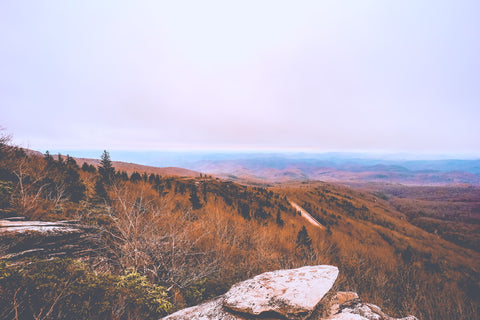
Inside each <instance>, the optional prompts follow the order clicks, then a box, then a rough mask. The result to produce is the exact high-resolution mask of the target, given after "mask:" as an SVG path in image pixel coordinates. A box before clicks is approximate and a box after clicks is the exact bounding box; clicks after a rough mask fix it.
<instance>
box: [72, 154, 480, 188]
mask: <svg viewBox="0 0 480 320" xmlns="http://www.w3.org/2000/svg"><path fill="white" fill-rule="evenodd" d="M69 153H70V154H71V155H72V156H75V157H83V158H97V157H99V155H100V154H101V152H100V151H83V152H79V151H72V152H69ZM63 154H67V152H63ZM110 154H111V158H112V160H117V161H122V162H123V164H122V167H123V166H126V167H128V163H138V164H143V165H145V166H149V167H150V168H149V170H147V171H151V170H153V168H154V167H157V168H158V167H176V169H175V170H173V168H172V170H173V171H175V173H178V174H181V175H187V176H192V175H196V174H197V173H198V172H202V173H208V174H213V175H216V176H219V177H222V178H226V179H230V180H235V181H249V182H258V183H272V182H286V181H304V180H320V181H330V182H346V183H357V182H358V183H364V182H388V183H401V184H412V185H448V184H472V185H480V158H479V159H455V158H452V159H448V157H447V156H439V157H437V159H428V160H423V159H420V157H421V156H415V155H413V154H398V155H372V154H364V153H300V152H298V153H293V152H284V153H280V152H277V153H267V152H213V151H210V152H209V151H183V152H180V151H111V152H110ZM431 158H432V157H431ZM87 162H89V161H87ZM118 165H119V164H117V166H118ZM178 168H184V169H188V170H192V172H189V171H187V170H185V171H184V172H181V173H180V172H176V171H179V170H180V169H178ZM128 169H132V168H128ZM138 170H141V169H140V168H138ZM129 171H131V170H129ZM180 171H182V170H180ZM171 173H174V172H171Z"/></svg>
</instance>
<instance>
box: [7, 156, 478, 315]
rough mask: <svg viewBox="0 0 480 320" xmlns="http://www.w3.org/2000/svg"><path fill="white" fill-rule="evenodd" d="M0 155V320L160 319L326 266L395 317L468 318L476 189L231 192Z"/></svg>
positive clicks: (147, 173) (276, 186)
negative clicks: (269, 277)
mask: <svg viewBox="0 0 480 320" xmlns="http://www.w3.org/2000/svg"><path fill="white" fill-rule="evenodd" d="M2 153H3V157H2V158H1V160H0V164H1V172H0V173H1V174H0V180H1V185H0V186H1V189H0V191H1V192H2V199H1V208H0V209H1V212H0V214H1V217H0V218H1V219H9V218H10V220H2V221H1V222H0V237H1V238H2V245H1V246H0V254H1V256H2V259H1V264H0V267H1V268H2V272H3V273H2V274H3V276H2V277H1V278H0V287H1V288H2V291H0V302H1V303H2V305H5V306H6V308H5V309H4V310H2V311H1V312H0V315H1V317H2V318H12V317H13V315H14V314H15V313H20V314H21V315H22V317H24V318H26V319H27V318H30V317H33V316H35V317H39V316H45V315H46V309H45V308H46V307H48V308H49V310H51V313H50V315H53V314H55V315H56V316H59V315H61V314H64V313H65V312H66V310H69V313H70V316H72V317H74V318H75V317H81V316H80V315H81V314H83V313H85V312H87V313H88V314H89V318H90V319H97V318H98V319H100V318H102V319H105V318H115V317H114V314H113V311H114V310H118V309H116V308H118V307H119V306H122V309H121V310H120V311H118V312H120V313H121V316H120V318H122V319H130V318H131V317H132V316H133V314H135V315H136V316H138V315H142V316H144V317H145V318H152V319H153V318H159V317H161V316H164V315H167V314H169V313H172V312H174V311H176V310H179V309H182V308H184V307H188V306H191V305H195V304H198V303H201V302H204V301H207V300H209V299H211V298H214V297H216V296H218V295H221V294H224V293H225V292H226V291H227V290H228V289H229V288H230V286H231V285H232V284H234V283H237V282H239V281H242V280H245V279H248V278H251V277H253V276H255V275H258V274H261V273H263V272H268V271H274V270H278V269H292V268H299V267H303V266H309V265H324V264H329V265H334V266H338V268H339V270H340V273H339V276H338V279H337V282H336V284H335V290H343V291H355V292H357V293H358V295H359V296H360V297H361V298H362V299H365V301H369V302H372V303H374V304H376V305H379V306H381V307H382V309H384V310H385V311H386V312H387V313H388V314H390V315H392V316H395V317H403V316H406V315H409V314H413V315H416V316H417V317H418V318H419V319H452V318H462V319H474V318H476V315H478V311H479V298H480V264H479V263H480V253H479V252H478V247H477V246H476V244H477V243H478V241H477V239H478V238H477V237H478V232H477V230H478V225H479V224H478V219H479V211H478V208H479V197H478V195H479V188H478V186H475V185H448V186H446V185H442V186H425V185H421V186H411V185H401V184H398V183H376V182H366V183H365V182H362V183H359V182H358V181H355V182H351V181H350V182H349V183H346V182H345V181H344V182H342V183H339V182H336V183H332V182H325V181H313V180H303V181H302V180H288V181H270V182H265V181H264V182H261V181H259V180H257V179H254V180H248V179H245V178H243V179H241V180H236V179H234V181H231V180H227V179H223V178H222V177H221V176H216V175H215V174H210V173H207V172H205V173H204V171H201V172H202V173H200V172H195V171H191V170H183V169H176V168H169V169H162V168H157V169H156V168H154V167H145V166H141V165H136V164H122V163H118V162H115V161H111V160H110V158H109V155H108V153H107V152H105V153H104V154H103V155H102V157H101V159H100V160H94V159H78V158H77V159H75V158H72V157H69V156H65V157H56V156H50V155H48V154H47V155H42V156H40V155H38V154H37V155H36V154H30V155H28V154H26V153H25V152H23V151H22V150H21V149H18V148H15V147H6V146H4V148H3V150H2ZM80 161H83V162H80ZM84 163H85V164H84ZM15 217H20V218H15ZM15 219H23V221H19V222H15ZM35 221H43V222H35ZM68 221H70V222H68ZM28 224H30V225H32V226H34V227H35V226H36V227H35V228H37V229H35V228H33V229H29V230H28V231H26V230H25V229H22V226H23V227H25V226H26V225H28ZM59 227H62V228H64V229H55V228H59ZM15 228H17V230H15ZM39 228H40V229H39ZM41 228H44V229H41ZM45 228H50V229H48V230H47V229H45ZM21 230H22V231H21ZM27 266H28V267H27ZM39 270H47V271H45V272H43V273H42V272H40V271H39ZM48 270H51V272H55V274H56V276H55V279H53V278H52V277H51V274H49V272H50V271H48ZM52 279H53V280H52ZM82 279H83V280H82ZM128 279H130V280H128ZM51 281H54V282H55V283H57V284H60V285H53V283H52V282H51ZM30 283H34V284H35V286H40V287H42V288H44V291H42V292H44V294H43V296H39V295H38V293H36V292H35V291H32V287H31V286H30ZM121 283H123V284H122V285H120V284H121ZM140 284H141V285H140ZM72 285H73V287H74V288H76V289H75V290H74V291H69V289H68V290H67V288H71V286H72ZM62 286H65V287H64V289H62ZM122 286H123V287H122ZM73 287H72V288H73ZM119 288H123V289H122V290H121V291H120V292H119V291H118V290H119ZM65 290H66V291H65ZM154 292H155V294H156V296H152V294H153V293H154ZM432 292H435V294H434V295H432ZM99 294H100V296H99ZM116 297H120V299H121V300H118V299H117V298H116ZM122 299H123V300H122ZM32 301H36V302H32ZM121 301H124V302H121ZM128 301H130V302H128ZM132 301H137V302H136V303H133V302H132ZM45 306H46V307H45ZM50 315H49V316H50ZM52 317H53V316H52Z"/></svg>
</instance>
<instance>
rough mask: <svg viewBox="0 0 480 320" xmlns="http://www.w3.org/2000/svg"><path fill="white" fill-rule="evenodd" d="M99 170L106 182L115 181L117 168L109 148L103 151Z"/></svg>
mask: <svg viewBox="0 0 480 320" xmlns="http://www.w3.org/2000/svg"><path fill="white" fill-rule="evenodd" d="M98 172H99V173H100V175H101V176H102V179H103V181H104V182H105V183H106V184H111V183H112V182H113V179H114V177H115V168H114V167H113V165H112V161H111V160H110V154H109V153H108V152H107V150H104V151H103V154H102V157H101V160H100V166H99V167H98Z"/></svg>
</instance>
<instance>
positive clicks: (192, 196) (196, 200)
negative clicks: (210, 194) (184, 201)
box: [189, 187, 203, 210]
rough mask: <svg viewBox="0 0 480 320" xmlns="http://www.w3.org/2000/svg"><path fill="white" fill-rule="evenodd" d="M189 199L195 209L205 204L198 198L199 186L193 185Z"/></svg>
mask: <svg viewBox="0 0 480 320" xmlns="http://www.w3.org/2000/svg"><path fill="white" fill-rule="evenodd" d="M189 200H190V202H191V203H192V208H193V209H194V210H196V209H200V208H201V207H202V206H203V205H202V203H201V202H200V199H199V198H198V195H197V188H195V187H193V188H192V191H191V192H190V198H189Z"/></svg>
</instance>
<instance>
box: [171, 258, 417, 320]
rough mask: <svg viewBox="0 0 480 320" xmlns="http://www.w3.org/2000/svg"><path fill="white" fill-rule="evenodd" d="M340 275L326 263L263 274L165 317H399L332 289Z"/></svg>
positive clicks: (368, 319) (205, 319)
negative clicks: (208, 299)
mask: <svg viewBox="0 0 480 320" xmlns="http://www.w3.org/2000/svg"><path fill="white" fill-rule="evenodd" d="M337 275H338V269H337V268H336V267H333V266H325V265H323V266H314V267H303V268H299V269H291V270H278V271H273V272H266V273H262V274H260V275H258V276H256V277H254V278H253V279H249V280H246V281H243V282H240V283H238V284H235V285H234V286H233V287H232V288H231V289H230V290H229V291H228V292H227V293H226V294H225V295H223V296H220V297H217V298H215V299H214V300H211V301H209V302H206V303H203V304H201V305H198V306H195V307H191V308H187V309H183V310H180V311H177V312H175V313H173V314H171V315H169V316H167V317H166V318H164V320H187V319H196V320H255V319H263V320H271V319H274V320H276V319H309V320H395V319H394V318H391V317H389V316H388V315H386V314H385V313H383V312H382V310H381V309H380V308H379V307H377V306H375V305H372V304H368V303H362V301H361V300H360V298H359V297H358V295H357V294H356V293H355V292H331V290H330V289H331V288H332V286H333V283H334V282H335V280H336V278H337ZM327 293H328V294H327ZM402 320H417V319H416V318H415V317H413V316H410V317H407V318H403V319H402Z"/></svg>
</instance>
